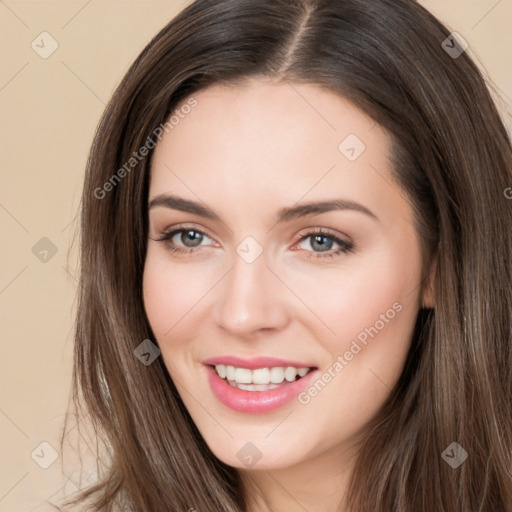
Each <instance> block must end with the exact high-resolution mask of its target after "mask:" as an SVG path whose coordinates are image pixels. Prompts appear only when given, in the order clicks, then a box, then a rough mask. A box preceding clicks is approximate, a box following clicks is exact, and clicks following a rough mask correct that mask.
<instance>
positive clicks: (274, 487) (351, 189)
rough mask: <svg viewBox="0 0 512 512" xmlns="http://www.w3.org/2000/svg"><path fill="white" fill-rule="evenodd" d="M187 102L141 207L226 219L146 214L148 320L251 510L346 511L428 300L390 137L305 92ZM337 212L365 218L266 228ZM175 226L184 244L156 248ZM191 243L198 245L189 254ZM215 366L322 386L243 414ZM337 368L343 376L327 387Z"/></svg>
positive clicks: (245, 91)
mask: <svg viewBox="0 0 512 512" xmlns="http://www.w3.org/2000/svg"><path fill="white" fill-rule="evenodd" d="M194 98H195V99H196V100H197V106H196V107H195V108H194V109H193V110H192V111H191V112H190V113H189V114H187V115H186V116H184V118H183V119H180V122H179V124H177V125H176V126H174V128H173V129H172V130H171V131H170V132H169V133H167V134H166V135H165V136H164V137H163V139H162V140H161V141H160V142H159V143H158V145H157V147H156V149H155V153H154V155H153V160H152V170H151V183H150V190H149V198H148V199H149V201H151V200H153V199H154V198H156V197H157V196H159V195H161V194H172V195H175V196H180V197H183V198H185V199H188V200H191V201H196V202H199V203H200V204H201V205H203V206H205V205H206V206H207V207H208V208H209V209H210V210H211V211H213V212H215V213H216V214H217V215H218V216H219V217H220V219H221V220H216V219H210V218H206V217H203V216H200V215H198V214H195V213H188V212H184V211H178V210H175V209H171V208H168V207H166V206H155V207H152V208H150V211H149V222H150V230H149V240H148V252H147V259H146V264H145V269H144V303H145V308H146V312H147V316H148V319H149V321H150V324H151V326H152V329H153V332H154V334H155V336H156V339H157V341H158V344H159V346H160V349H161V351H162V357H163V359H164V361H165V364H166V367H167V369H168V370H169V373H170V375H171V377H172V378H173V380H174V382H175V384H176V386H177V388H178V391H179V393H180V396H181V398H182V400H183V402H184V403H185V405H186V407H187V409H188V411H189V412H190V414H191V416H192V419H193V420H194V422H195V424H196V425H197V427H198V429H199V431H200V432H201V434H202V436H203V437H204V439H205V441H206V442H207V444H208V446H209V447H210V448H211V450H212V451H213V453H214V454H215V455H216V456H217V457H218V458H219V459H220V460H222V461H223V462H225V463H226V464H229V465H231V466H234V467H236V468H239V469H240V471H241V474H242V477H243V480H244V482H245V483H246V485H247V487H249V486H253V485H254V486H257V487H258V488H259V489H261V495H260V497H259V498H257V497H255V498H254V499H253V500H252V501H251V503H250V505H249V508H248V512H265V511H268V510H275V511H286V512H295V511H301V512H303V511H304V510H308V511H313V510H315V511H317V512H334V511H336V510H340V509H339V503H340V502H341V500H342V499H343V496H344V493H345V488H346V485H347V481H348V477H349V475H350V472H351V469H352V467H353V462H354V457H355V455H356V454H357V447H356V441H357V440H358V439H359V438H360V437H361V436H362V435H364V433H365V427H366V426H367V424H368V422H369V421H370V420H371V419H372V417H374V415H375V414H376V413H377V411H378V410H379V408H380V407H381V405H382V404H383V403H384V401H385V400H386V398H387V397H388V395H389V393H390V390H391V389H392V387H393V386H394V384H395V383H396V382H397V380H398V378H399V376H400V373H401V371H402V368H403V365H404V362H405V359H406V355H407V352H408V349H409V346H410V341H411V336H412V331H413V327H414V323H415V319H416V315H417V312H418V309H419V307H420V306H421V303H422V302H423V303H426V304H429V302H430V301H431V297H430V296H427V295H425V296H421V294H420V284H421V283H420V279H421V270H422V269H421V259H420V247H419V243H418V239H417V233H416V231H415V229H414V228H413V223H414V222H413V213H412V209H411V206H410V204H409V201H408V200H407V197H406V195H405V193H404V192H403V191H402V190H400V188H399V187H398V185H397V184H396V183H394V182H393V180H392V178H391V167H390V163H389V161H388V144H389V139H388V136H387V134H386V132H385V131H384V130H383V129H381V128H380V127H379V126H378V125H376V124H375V123H374V122H373V121H372V120H371V119H370V118H368V117H367V116H365V115H364V114H363V113H362V112H361V111H360V110H358V109H357V108H356V107H354V106H353V105H352V104H351V103H349V102H348V101H347V100H346V99H344V98H342V97H340V96H338V95H336V94H334V93H332V92H328V91H326V90H324V89H321V88H319V87H317V86H313V85H299V84H287V83H280V84H277V83H273V82H269V81H262V80H253V81H251V82H250V83H248V84H247V85H244V86H240V85H239V86H236V87H226V86H221V85H216V86H213V87H210V88H208V89H205V90H203V91H201V92H199V93H198V94H195V95H194ZM349 134H355V135H356V136H357V137H358V138H359V139H360V140H361V141H362V142H363V143H364V145H365V147H366V148H365V150H364V151H363V152H362V153H361V154H360V155H359V156H358V157H357V158H355V159H354V160H353V161H350V159H349V158H347V155H348V156H349V157H350V158H353V157H354V155H356V156H357V153H358V151H360V149H361V148H360V147H359V146H357V144H358V143H357V144H356V142H357V141H356V142H354V141H355V139H349V143H348V146H343V145H342V149H341V151H340V149H339V145H340V143H341V142H342V141H343V140H344V139H345V138H346V137H347V136H348V135H349ZM353 147H355V151H354V152H351V151H350V150H351V148H353ZM347 151H348V153H347ZM334 199H343V200H345V201H348V202H352V203H357V204H358V205H360V206H363V207H364V208H366V209H368V210H369V211H370V212H371V213H365V212H363V211H359V210H354V209H342V210H333V211H328V212H324V213H317V214H314V215H307V216H303V217H297V218H293V219H289V220H285V221H283V222H279V223H277V215H278V212H279V210H280V209H282V208H286V207H292V206H296V205H298V204H299V205H300V204H304V203H309V202H314V201H327V200H334ZM178 224H184V225H185V227H184V232H181V233H178V234H175V235H174V236H173V237H172V239H171V240H168V241H167V242H164V241H157V240H158V239H160V238H162V236H163V235H164V234H165V233H166V232H170V231H172V229H173V228H176V226H177V225H178ZM191 230H198V231H199V232H200V233H196V237H198V240H199V242H200V243H199V244H196V245H189V246H187V245H185V243H187V233H188V232H189V231H191ZM314 230H317V231H318V230H321V231H322V232H323V234H322V235H320V242H321V243H316V242H315V237H318V234H317V233H314V232H313V231H314ZM201 233H203V235H202V236H201ZM308 234H309V235H310V236H307V235H308ZM322 236H323V237H327V238H323V239H322V238H321V237H322ZM332 236H334V237H335V238H336V239H338V240H340V241H341V242H342V243H341V244H340V243H338V242H336V241H334V240H333V239H332ZM246 237H252V238H253V239H254V241H256V242H257V244H254V242H253V241H252V239H251V242H250V243H251V244H253V245H251V246H250V251H254V250H256V249H255V248H257V247H258V246H259V247H260V248H261V250H262V252H261V254H260V255H259V256H258V257H257V258H256V259H255V260H254V261H253V262H251V263H248V262H247V261H246V260H244V258H242V257H241V256H240V254H238V253H237V247H238V246H239V244H241V242H242V241H244V240H245V239H246ZM329 237H331V238H329ZM317 240H318V239H317ZM245 242H247V240H245ZM171 246H173V247H176V248H178V249H181V250H183V251H188V252H183V253H177V252H172V251H171V249H170V247H171ZM247 247H249V246H247ZM348 248H349V249H348ZM341 249H345V250H341ZM335 253H337V254H335ZM372 328H373V330H372ZM375 331H377V333H375ZM368 332H371V333H372V335H371V336H370V335H369V334H368ZM362 333H366V334H367V339H366V343H363V342H362V341H361V339H364V334H362ZM354 341H356V344H357V346H359V348H360V350H359V351H357V349H356V348H355V345H354V344H353V342H354ZM347 352H349V353H351V354H352V356H350V354H347ZM226 354H229V355H237V356H241V357H257V356H271V357H277V358H282V359H291V360H296V361H305V362H308V363H311V364H312V365H314V366H316V367H317V368H318V369H319V376H320V377H321V375H322V374H324V373H330V375H331V378H330V380H329V382H328V383H327V384H326V385H325V386H324V387H323V388H322V389H321V390H320V391H319V392H318V391H317V393H315V392H314V391H311V394H309V392H308V393H306V394H305V395H302V401H299V399H294V400H292V401H291V402H290V403H288V404H286V405H285V406H283V407H281V408H279V409H278V410H275V411H273V412H269V413H264V414H251V413H241V412H238V411H234V410H232V409H230V408H229V407H227V406H226V405H224V404H223V403H221V402H220V401H219V400H218V399H217V397H216V396H215V395H214V394H213V393H212V390H211V388H210V386H209V384H208V381H207V378H206V372H205V366H204V365H203V363H202V361H204V360H205V359H207V358H210V357H214V356H219V355H226ZM339 356H340V357H342V358H343V361H345V363H346V364H342V365H341V366H342V369H341V370H340V369H339V368H340V367H339V366H338V367H337V368H338V370H339V371H336V370H335V369H334V368H333V364H334V363H335V362H336V361H338V362H339V361H340V360H339V359H338V357H339ZM248 442H251V443H252V444H253V445H255V446H256V447H257V449H258V451H259V453H260V454H261V458H260V459H259V460H258V461H257V463H256V464H255V465H253V466H248V465H247V464H246V463H244V461H243V460H242V459H241V458H240V457H239V456H238V455H237V454H238V452H239V450H240V449H241V448H242V447H244V446H245V445H246V443H248ZM263 497H264V498H263ZM265 502H266V503H265Z"/></svg>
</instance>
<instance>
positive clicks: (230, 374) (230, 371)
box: [215, 366, 235, 380]
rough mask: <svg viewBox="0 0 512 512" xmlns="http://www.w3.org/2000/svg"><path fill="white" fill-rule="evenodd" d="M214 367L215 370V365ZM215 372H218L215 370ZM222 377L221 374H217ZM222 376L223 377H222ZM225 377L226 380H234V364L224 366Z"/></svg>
mask: <svg viewBox="0 0 512 512" xmlns="http://www.w3.org/2000/svg"><path fill="white" fill-rule="evenodd" d="M215 369H216V370H217V367H215ZM217 373H219V372H218V371H217ZM219 376H221V377H222V375H219ZM222 378H224V377H222ZM226 379H228V380H235V368H234V366H226Z"/></svg>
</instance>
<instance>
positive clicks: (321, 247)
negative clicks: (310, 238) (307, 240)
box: [313, 235, 333, 251]
mask: <svg viewBox="0 0 512 512" xmlns="http://www.w3.org/2000/svg"><path fill="white" fill-rule="evenodd" d="M319 240H320V242H319V243H320V245H319V246H318V247H319V248H320V250H321V251H328V250H329V249H330V248H331V247H330V245H332V243H333V240H331V239H330V238H328V237H326V236H321V235H316V236H315V237H314V243H313V246H314V244H315V243H317V242H318V241H319ZM322 240H323V241H322ZM325 240H328V242H327V243H326V242H325ZM326 246H329V247H326Z"/></svg>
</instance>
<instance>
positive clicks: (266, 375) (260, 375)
mask: <svg viewBox="0 0 512 512" xmlns="http://www.w3.org/2000/svg"><path fill="white" fill-rule="evenodd" d="M252 382H253V383H254V384H268V383H269V382H270V370H269V369H268V368H259V369H258V370H253V371H252Z"/></svg>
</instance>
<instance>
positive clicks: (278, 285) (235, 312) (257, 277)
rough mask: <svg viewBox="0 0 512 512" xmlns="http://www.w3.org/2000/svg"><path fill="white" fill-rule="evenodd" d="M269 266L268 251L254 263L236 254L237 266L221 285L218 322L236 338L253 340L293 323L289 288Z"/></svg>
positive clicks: (217, 304) (216, 317)
mask: <svg viewBox="0 0 512 512" xmlns="http://www.w3.org/2000/svg"><path fill="white" fill-rule="evenodd" d="M267 265H269V262H268V261H267V259H266V258H265V252H263V254H261V255H260V256H259V257H258V258H257V259H256V260H255V261H253V262H252V263H248V262H247V261H245V260H244V259H243V258H242V257H240V256H239V255H238V254H235V257H234V260H233V267H232V268H231V270H230V271H229V272H228V274H227V275H226V276H225V278H224V279H223V280H222V283H219V292H218V294H217V296H216V303H215V306H214V308H215V310H214V311H215V313H214V315H215V321H216V323H217V325H218V326H219V327H220V328H221V329H223V330H225V331H226V332H228V333H229V334H231V335H232V336H233V337H237V338H251V337H253V336H254V335H257V334H258V333H260V332H261V331H269V330H270V331H272V330H279V329H283V328H284V327H285V326H286V325H287V323H288V322H289V312H288V311H287V307H286V303H285V300H286V296H285V295H286V287H285V286H284V285H283V283H282V282H281V281H280V280H279V279H278V278H277V277H276V275H275V274H274V272H272V271H271V270H270V268H268V267H267Z"/></svg>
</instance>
